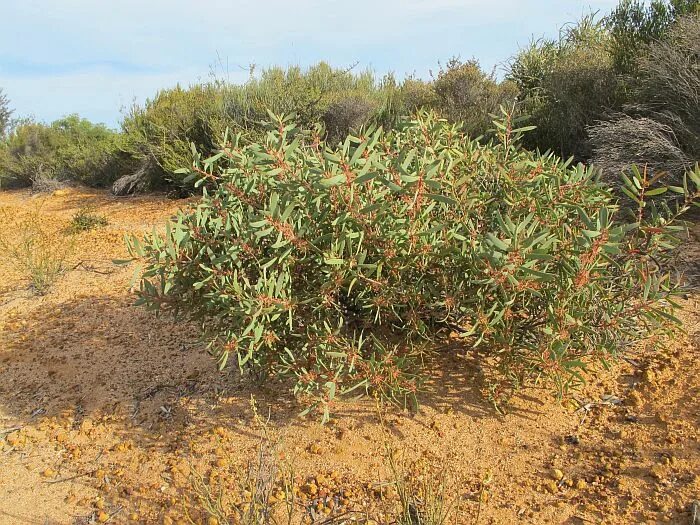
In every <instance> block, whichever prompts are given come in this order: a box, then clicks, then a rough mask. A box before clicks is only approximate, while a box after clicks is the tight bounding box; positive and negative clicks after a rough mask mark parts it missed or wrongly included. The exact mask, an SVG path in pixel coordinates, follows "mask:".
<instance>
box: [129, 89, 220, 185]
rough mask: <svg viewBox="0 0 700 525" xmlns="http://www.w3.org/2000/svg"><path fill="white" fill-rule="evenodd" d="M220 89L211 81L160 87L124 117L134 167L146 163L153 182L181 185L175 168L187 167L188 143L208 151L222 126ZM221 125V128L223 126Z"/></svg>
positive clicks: (189, 157) (189, 159) (189, 161)
mask: <svg viewBox="0 0 700 525" xmlns="http://www.w3.org/2000/svg"><path fill="white" fill-rule="evenodd" d="M223 104H224V102H223V98H222V93H221V91H220V90H218V89H217V88H216V87H215V86H212V85H206V84H205V85H195V86H192V87H189V88H187V89H184V88H182V87H181V86H176V87H175V88H173V89H166V90H162V91H159V92H158V94H157V95H156V96H155V97H154V98H153V99H149V100H147V101H146V103H145V104H144V105H143V106H138V105H134V106H133V107H132V108H131V110H130V112H129V113H128V114H127V115H126V116H125V117H124V121H123V123H122V129H123V133H124V137H125V138H124V143H125V149H126V150H127V151H128V153H129V154H130V156H131V158H132V159H134V161H135V164H136V166H147V167H148V170H149V171H150V173H149V176H150V178H151V179H152V180H153V181H154V183H155V185H157V186H166V185H175V186H178V185H180V184H181V177H179V176H178V175H177V174H176V173H175V171H176V170H178V169H179V168H182V167H186V166H190V165H191V157H192V144H194V147H195V148H196V149H197V150H198V151H205V152H206V151H212V150H213V148H214V146H215V143H214V140H215V137H219V136H221V133H222V132H223V130H224V129H225V126H224V125H223V124H222V120H223V118H224V113H223V107H224V106H223ZM222 126H223V127H222Z"/></svg>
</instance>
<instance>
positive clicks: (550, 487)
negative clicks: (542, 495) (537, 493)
mask: <svg viewBox="0 0 700 525" xmlns="http://www.w3.org/2000/svg"><path fill="white" fill-rule="evenodd" d="M544 488H545V489H546V490H547V492H549V493H550V494H556V493H557V492H559V487H557V484H556V483H554V482H553V481H551V480H550V481H547V482H546V483H545V484H544Z"/></svg>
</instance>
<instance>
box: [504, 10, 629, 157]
mask: <svg viewBox="0 0 700 525" xmlns="http://www.w3.org/2000/svg"><path fill="white" fill-rule="evenodd" d="M609 46H610V35H609V32H608V31H607V29H606V28H605V26H604V24H603V23H602V22H601V21H600V20H597V19H596V18H595V17H593V16H588V17H585V18H584V19H582V20H581V21H580V22H579V23H578V24H575V25H573V26H569V27H566V28H564V29H563V31H562V34H561V36H560V38H559V39H558V40H542V41H537V42H533V43H532V44H530V46H529V47H527V48H525V49H523V50H521V51H520V52H519V53H518V55H517V56H516V58H515V60H514V61H513V63H512V64H511V67H510V71H509V75H508V77H509V78H510V79H511V80H512V81H513V82H515V84H516V85H517V87H518V91H519V102H520V104H519V105H520V111H521V112H522V113H523V114H525V115H529V116H530V118H531V122H532V124H534V125H535V126H537V129H536V130H535V131H534V132H533V133H531V134H529V135H528V136H527V137H526V138H525V141H526V145H527V146H528V147H530V148H533V149H535V148H539V149H540V150H542V151H545V150H551V151H554V152H556V153H557V154H559V155H561V156H564V157H569V156H573V157H574V158H576V159H577V160H586V159H588V158H589V157H590V155H591V147H590V143H589V140H588V134H587V131H586V129H587V126H589V125H592V124H593V123H595V122H597V121H599V120H603V119H605V118H606V115H607V114H608V113H609V112H610V111H612V110H615V109H619V108H620V107H621V104H622V103H623V102H624V98H623V90H622V84H621V81H620V78H619V77H618V75H617V73H616V71H615V67H614V63H613V59H612V57H611V55H610V53H609Z"/></svg>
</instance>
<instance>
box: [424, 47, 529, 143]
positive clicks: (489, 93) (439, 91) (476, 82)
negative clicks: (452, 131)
mask: <svg viewBox="0 0 700 525" xmlns="http://www.w3.org/2000/svg"><path fill="white" fill-rule="evenodd" d="M432 88H433V91H434V93H435V105H436V107H437V109H438V111H439V112H440V114H441V115H442V116H444V117H445V118H447V119H448V120H450V121H451V122H462V123H463V125H464V130H465V131H466V132H467V133H468V134H469V135H471V136H472V137H477V136H480V135H484V134H485V133H486V132H487V131H488V130H489V129H490V128H491V127H492V125H491V120H492V117H491V116H490V115H492V114H494V113H497V112H498V108H499V107H501V106H511V105H512V103H513V102H514V101H515V98H516V94H517V91H516V87H515V84H513V83H512V82H508V81H506V82H503V83H500V84H499V83H498V82H497V81H496V79H495V77H494V75H493V74H492V75H488V74H486V73H484V72H483V71H482V70H481V67H480V66H479V63H478V62H477V61H476V60H470V61H467V62H461V61H459V60H458V59H452V60H450V61H449V62H448V63H447V65H446V66H445V67H444V68H443V67H440V70H439V72H438V76H437V78H436V79H435V82H434V84H433V86H432ZM423 103H424V104H425V102H423Z"/></svg>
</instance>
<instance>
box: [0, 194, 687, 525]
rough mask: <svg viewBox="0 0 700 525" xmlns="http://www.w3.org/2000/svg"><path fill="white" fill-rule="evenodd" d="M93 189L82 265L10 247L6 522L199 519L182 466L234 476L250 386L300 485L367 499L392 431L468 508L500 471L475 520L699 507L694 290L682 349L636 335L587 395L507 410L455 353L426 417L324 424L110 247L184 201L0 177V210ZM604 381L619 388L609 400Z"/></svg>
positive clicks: (4, 411) (629, 516) (79, 252)
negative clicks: (5, 181) (141, 288)
mask: <svg viewBox="0 0 700 525" xmlns="http://www.w3.org/2000/svg"><path fill="white" fill-rule="evenodd" d="M86 205H90V206H94V207H96V208H97V211H98V212H99V213H101V214H104V215H105V216H106V217H107V219H108V220H109V225H108V226H106V227H104V228H99V229H96V230H93V231H90V232H85V233H81V234H78V235H77V236H75V242H76V249H75V252H74V255H73V256H72V258H71V264H70V265H69V267H70V268H73V269H72V270H70V271H69V272H67V273H66V274H65V275H63V276H62V277H61V278H60V279H59V280H58V282H57V283H56V284H55V286H54V287H53V288H52V289H51V291H50V292H49V293H48V294H47V295H44V296H37V295H35V294H33V293H32V292H31V290H29V289H28V286H27V284H28V283H27V281H26V280H25V279H24V278H23V276H22V275H20V274H18V272H16V271H15V270H13V268H12V267H11V266H9V265H8V263H7V261H5V260H2V259H1V258H0V275H1V276H2V279H0V523H2V524H24V523H37V524H78V523H94V522H97V521H98V519H100V518H101V519H102V520H105V519H107V520H108V522H109V523H130V522H138V523H179V522H182V523H189V522H188V521H186V518H185V515H186V512H185V511H186V507H189V511H188V512H189V515H190V517H191V518H192V522H194V523H198V522H204V523H206V521H205V520H204V519H203V518H204V516H203V514H201V513H199V511H198V510H197V509H194V508H193V507H192V505H190V504H189V503H187V502H188V501H189V502H191V501H194V500H193V498H192V493H193V487H192V481H191V478H190V477H189V476H188V473H191V472H193V471H196V472H200V473H202V474H203V475H204V476H205V478H206V479H209V476H210V473H211V471H212V470H213V471H215V472H216V474H215V477H216V476H218V477H219V480H220V483H222V484H223V486H225V487H227V488H226V491H227V492H233V491H235V489H234V488H233V487H235V486H236V483H238V482H239V481H240V479H237V476H238V477H240V473H241V472H243V471H244V470H245V468H244V467H243V465H245V464H246V462H248V461H249V460H250V459H251V458H252V457H254V456H255V454H256V450H257V447H258V443H259V440H260V435H261V429H260V427H259V425H256V424H255V420H254V419H253V414H252V412H251V409H250V396H251V395H254V396H255V398H256V399H257V402H258V407H259V411H260V413H262V414H267V413H268V410H269V413H270V414H271V421H270V423H269V427H270V429H271V431H272V432H274V433H275V435H277V436H280V437H281V439H282V444H281V449H280V450H281V451H282V452H281V454H282V455H283V456H284V457H285V458H287V460H289V461H290V462H291V463H293V464H294V468H295V472H296V475H297V476H298V477H299V479H300V480H301V483H306V480H307V479H309V477H311V478H313V477H316V478H318V477H321V478H324V479H321V480H318V481H316V482H314V483H317V484H318V485H319V487H320V486H321V485H322V484H323V483H325V482H326V481H325V480H326V479H329V478H332V479H334V480H335V481H333V483H334V484H335V485H334V486H336V487H339V486H343V485H345V486H347V487H362V488H363V491H364V492H363V494H364V493H366V494H365V495H364V496H359V498H360V499H362V498H364V497H367V498H371V497H372V496H371V495H372V494H374V495H375V496H376V492H377V491H376V490H372V489H373V488H376V487H377V486H378V485H377V483H378V482H380V481H382V480H386V479H387V477H388V476H389V472H388V470H387V461H386V460H385V459H384V458H385V455H384V451H385V446H386V444H387V442H388V444H389V446H391V447H398V448H400V450H401V451H402V452H403V456H404V457H410V458H425V461H426V462H427V463H429V464H430V465H432V466H433V468H440V466H444V467H446V471H449V476H448V478H449V480H450V481H449V489H448V495H447V497H448V499H450V501H452V499H454V498H457V499H458V500H459V501H460V502H461V503H460V505H461V509H460V510H459V512H458V514H459V515H458V516H457V518H458V523H475V521H476V518H477V516H476V515H477V507H478V502H477V501H478V499H479V495H478V494H479V492H480V491H481V487H482V485H481V481H482V480H483V479H484V478H485V477H486V476H487V475H489V473H490V475H491V477H492V480H491V482H490V483H489V484H488V485H487V486H485V487H484V492H485V493H486V496H484V497H483V498H482V500H483V502H482V505H481V507H482V508H481V511H480V514H479V516H478V522H479V523H499V524H500V523H571V524H576V523H625V524H629V523H643V522H647V523H656V522H669V523H683V524H685V523H688V522H689V520H690V514H689V508H690V504H691V502H692V501H693V500H695V499H700V481H699V479H700V478H699V477H698V475H699V474H700V444H699V442H698V438H699V437H700V432H699V427H700V395H699V392H700V374H698V362H699V361H698V356H699V355H700V323H699V322H698V321H699V319H700V309H698V299H700V295H693V294H691V295H690V296H689V297H688V298H687V300H685V301H684V302H683V306H684V311H683V312H682V314H681V315H682V318H683V320H684V322H685V323H686V330H687V332H688V333H687V334H686V335H684V334H679V335H678V337H677V339H676V340H675V341H674V342H673V344H672V345H671V348H670V349H669V350H667V351H665V352H656V353H652V352H650V351H648V350H645V349H641V350H638V351H636V352H635V353H633V354H630V355H629V357H630V359H631V361H632V362H627V361H621V362H620V363H619V364H617V365H615V366H614V367H613V369H612V370H609V371H599V373H598V375H597V376H596V378H595V379H591V381H590V382H589V384H588V386H587V387H586V388H585V389H584V390H582V391H580V392H577V393H576V394H574V397H575V398H576V399H578V401H579V402H582V403H583V404H587V403H591V405H590V406H589V407H588V408H589V410H588V411H582V410H580V411H575V409H574V408H572V405H573V403H572V402H571V400H569V402H567V403H565V404H564V405H562V404H560V403H557V402H556V401H555V400H554V399H552V397H551V395H550V394H549V391H548V390H540V389H537V388H528V389H526V390H524V391H523V392H521V393H520V394H519V395H518V396H517V397H516V398H515V399H514V400H513V402H512V406H510V408H509V411H508V413H507V414H506V415H499V414H498V413H497V412H496V411H495V410H494V409H493V407H492V406H491V404H490V403H489V402H488V400H487V399H485V398H484V396H483V394H482V391H481V388H480V387H479V385H480V384H481V375H482V372H481V370H480V368H479V367H478V366H476V364H475V363H474V362H472V361H470V360H469V359H468V358H460V357H459V356H454V357H451V358H446V359H445V360H444V361H445V362H443V363H441V364H439V365H436V377H435V378H434V380H433V381H432V382H431V383H430V385H429V391H428V392H427V393H425V394H424V395H423V397H422V408H421V411H420V412H419V414H418V415H417V416H415V417H413V416H411V415H409V414H406V413H403V412H402V411H400V410H398V409H392V410H389V412H388V415H387V416H386V422H385V424H384V426H382V425H380V421H379V418H378V415H377V410H376V408H375V406H374V405H373V403H372V402H370V401H357V402H347V403H344V404H342V405H340V406H339V407H338V408H337V412H336V419H334V420H333V421H332V422H331V424H329V425H325V426H321V425H320V424H319V423H318V422H317V421H316V420H314V419H301V418H299V417H298V416H297V414H298V413H299V410H300V408H299V406H298V405H296V404H295V402H294V400H293V399H291V398H290V397H289V395H288V394H287V393H285V392H284V391H283V390H281V389H280V388H279V386H277V385H275V384H274V383H270V382H268V383H267V384H265V385H264V386H263V387H260V386H254V385H252V384H251V383H250V382H249V381H247V380H242V379H241V378H240V377H239V376H238V374H237V373H236V371H235V370H228V371H226V372H224V373H218V372H217V371H216V370H215V366H214V363H213V362H212V360H211V359H210V358H209V356H207V355H206V354H205V352H204V351H202V350H201V348H200V347H198V346H197V344H196V343H197V333H196V330H195V329H193V328H192V327H188V326H186V325H181V324H175V323H173V322H172V321H171V320H169V319H157V318H155V317H154V316H153V315H151V314H149V313H147V312H146V311H144V310H143V309H140V308H138V307H134V306H133V305H132V303H133V300H134V298H133V295H131V294H130V292H129V289H128V288H129V281H130V279H131V276H132V274H133V271H134V267H133V266H132V267H128V268H123V267H116V266H115V265H114V264H113V263H112V259H114V258H122V257H124V256H125V255H126V252H125V248H124V242H123V237H124V234H125V233H132V232H144V231H148V230H150V229H151V228H152V227H153V226H155V225H162V224H163V223H164V221H165V220H166V219H167V218H168V217H169V216H171V215H173V214H174V213H175V212H176V211H177V209H178V208H179V207H181V206H184V205H186V201H173V200H168V199H166V198H165V197H159V196H148V197H138V198H129V199H117V198H114V197H110V196H109V195H107V194H106V193H99V192H94V191H93V192H88V191H83V190H75V189H71V190H61V191H59V192H57V193H55V194H53V195H49V196H46V195H45V196H32V195H30V194H29V193H28V192H26V191H12V192H4V193H0V209H5V211H9V212H10V213H11V214H12V216H14V217H18V216H21V214H25V213H27V212H29V211H30V210H36V209H39V210H40V213H41V214H42V216H43V217H45V221H46V222H45V225H46V226H47V227H49V228H57V229H58V228H64V227H65V226H66V225H67V224H68V222H69V220H70V218H71V216H72V215H73V214H74V213H75V212H76V211H77V210H78V209H79V208H80V207H83V206H86ZM4 227H6V225H0V229H1V228H4ZM5 233H6V234H10V235H11V234H12V232H5ZM694 233H695V234H696V235H697V234H698V233H700V231H699V230H698V229H697V228H695V232H694ZM698 240H699V239H697V238H695V239H694V240H693V239H692V238H691V240H690V241H689V249H690V248H693V247H696V244H693V243H697V241H698ZM695 253H696V255H693V256H692V257H694V258H695V262H696V263H697V251H696V252H695ZM605 395H612V396H616V397H617V398H619V399H620V400H621V403H619V404H610V403H607V404H606V403H600V401H601V399H602V398H601V396H605ZM13 429H15V430H13ZM567 436H568V438H567ZM572 436H575V437H576V438H578V439H577V440H576V439H574V438H572ZM554 469H558V470H559V471H561V474H563V475H564V479H563V480H561V481H560V482H559V483H557V482H556V481H555V480H554V478H556V477H558V476H559V473H558V472H556V471H555V470H554ZM215 482H217V480H213V481H212V484H214V483H215ZM227 484H228V485H227ZM570 485H573V486H570ZM367 487H369V489H367ZM349 490H350V489H349ZM350 492H352V490H350ZM357 492H358V493H360V492H362V491H357ZM367 494H369V495H367ZM377 498H378V496H377V497H375V500H376V499H377ZM365 503H366V502H365ZM178 520H180V521H178Z"/></svg>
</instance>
